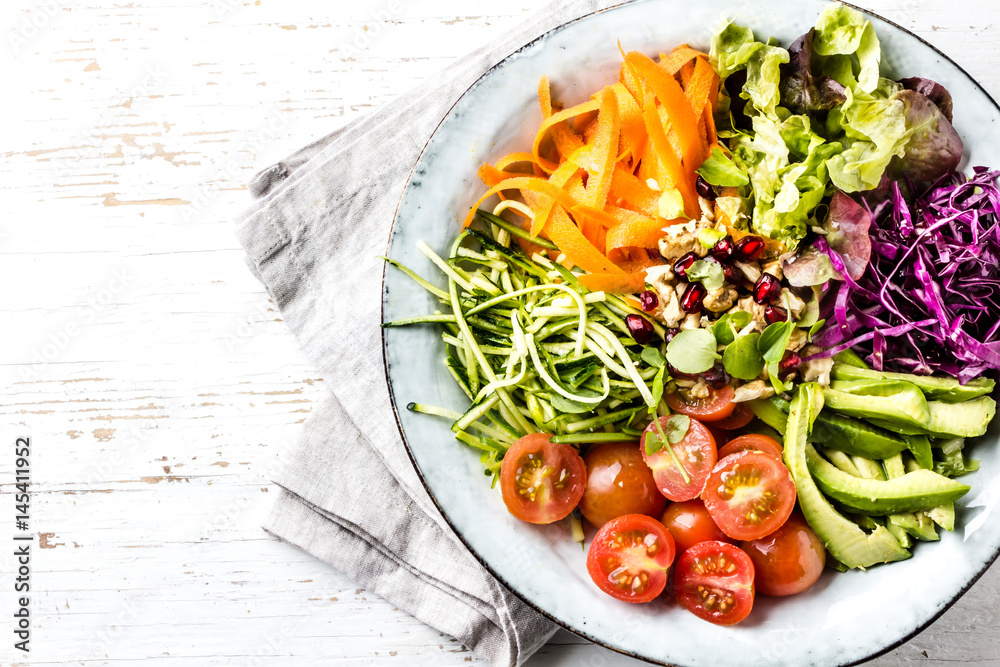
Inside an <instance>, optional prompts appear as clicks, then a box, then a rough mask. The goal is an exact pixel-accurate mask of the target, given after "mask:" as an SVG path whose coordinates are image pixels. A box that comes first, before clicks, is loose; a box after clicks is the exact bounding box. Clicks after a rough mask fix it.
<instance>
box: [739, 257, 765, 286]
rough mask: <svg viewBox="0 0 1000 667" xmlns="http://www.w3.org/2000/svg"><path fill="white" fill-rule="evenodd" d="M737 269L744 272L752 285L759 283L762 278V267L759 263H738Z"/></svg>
mask: <svg viewBox="0 0 1000 667" xmlns="http://www.w3.org/2000/svg"><path fill="white" fill-rule="evenodd" d="M736 268H738V269H739V270H740V271H742V272H743V275H744V276H746V278H747V280H749V281H750V282H752V283H755V282H757V280H758V279H759V278H760V266H758V265H757V262H736Z"/></svg>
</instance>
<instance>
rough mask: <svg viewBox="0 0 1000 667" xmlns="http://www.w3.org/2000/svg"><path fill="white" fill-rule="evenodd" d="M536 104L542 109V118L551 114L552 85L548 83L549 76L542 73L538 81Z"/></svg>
mask: <svg viewBox="0 0 1000 667" xmlns="http://www.w3.org/2000/svg"><path fill="white" fill-rule="evenodd" d="M538 106H539V108H540V109H541V110H542V118H548V117H549V116H551V115H552V87H551V86H550V85H549V77H547V76H545V75H544V74H543V75H542V78H541V79H540V80H539V81H538Z"/></svg>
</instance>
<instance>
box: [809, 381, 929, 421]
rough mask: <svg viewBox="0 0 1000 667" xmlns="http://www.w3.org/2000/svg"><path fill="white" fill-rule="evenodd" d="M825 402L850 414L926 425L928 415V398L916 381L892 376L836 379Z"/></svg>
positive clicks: (833, 408)
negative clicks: (888, 379) (891, 378)
mask: <svg viewBox="0 0 1000 667" xmlns="http://www.w3.org/2000/svg"><path fill="white" fill-rule="evenodd" d="M826 404H827V405H828V406H829V407H830V409H832V410H834V411H836V412H842V413H844V414H846V415H850V416H852V417H861V418H875V419H882V420H885V421H889V422H891V423H897V422H898V423H900V424H903V425H909V426H916V427H917V428H925V427H926V425H927V422H928V420H929V419H930V412H929V410H928V408H927V399H926V398H925V397H924V394H923V392H922V391H920V389H918V388H917V386H916V385H915V384H911V383H909V382H902V381H899V380H893V381H892V382H883V381H880V380H835V381H834V382H832V383H831V384H830V388H829V389H827V390H826Z"/></svg>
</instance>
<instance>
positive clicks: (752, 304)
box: [731, 296, 768, 331]
mask: <svg viewBox="0 0 1000 667" xmlns="http://www.w3.org/2000/svg"><path fill="white" fill-rule="evenodd" d="M737 310H745V311H746V312H748V313H750V315H752V316H753V325H754V331H763V330H764V329H766V328H767V324H768V322H767V318H766V317H764V306H762V305H760V304H759V303H757V302H756V301H754V300H753V297H752V296H746V297H743V298H742V299H740V300H739V302H738V303H737V304H736V307H735V308H733V309H732V311H731V312H735V311H737Z"/></svg>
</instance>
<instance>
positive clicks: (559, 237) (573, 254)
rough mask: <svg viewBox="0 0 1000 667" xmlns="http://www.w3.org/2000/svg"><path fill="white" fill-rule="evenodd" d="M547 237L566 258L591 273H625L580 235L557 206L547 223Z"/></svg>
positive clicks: (578, 230)
mask: <svg viewBox="0 0 1000 667" xmlns="http://www.w3.org/2000/svg"><path fill="white" fill-rule="evenodd" d="M545 235H546V236H548V237H549V240H550V241H552V242H553V243H555V244H556V245H557V246H559V250H560V251H562V253H563V254H564V255H566V258H567V259H568V260H570V261H572V262H573V263H574V264H575V265H577V266H579V267H580V268H581V269H583V270H584V271H587V272H589V273H624V272H623V271H622V270H621V269H619V268H618V267H617V266H615V264H614V263H613V262H612V261H611V260H609V259H608V258H607V257H605V256H604V253H602V252H601V251H600V250H598V249H597V248H596V247H595V246H594V244H593V243H591V242H590V241H588V240H587V238H586V237H585V236H584V235H583V234H581V233H580V228H579V227H577V226H576V225H575V224H574V223H573V221H572V220H571V219H570V217H569V215H568V214H567V213H566V211H565V210H564V209H563V208H562V207H561V206H557V207H556V209H555V210H554V211H553V214H552V217H551V218H549V221H548V222H546V223H545Z"/></svg>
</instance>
